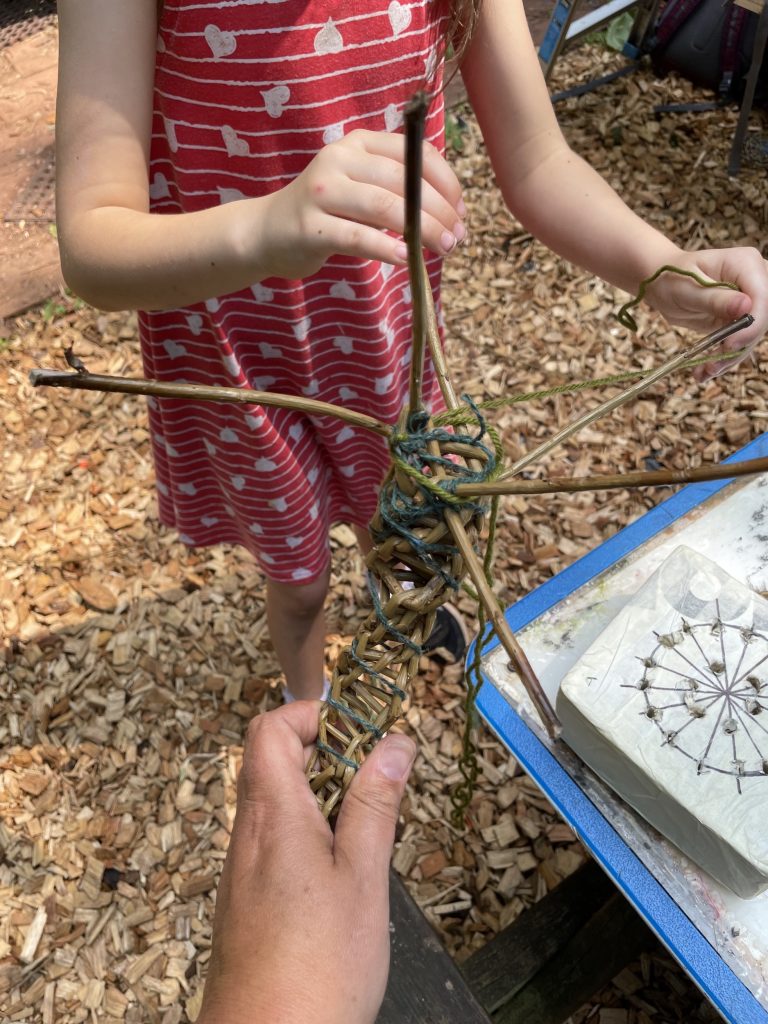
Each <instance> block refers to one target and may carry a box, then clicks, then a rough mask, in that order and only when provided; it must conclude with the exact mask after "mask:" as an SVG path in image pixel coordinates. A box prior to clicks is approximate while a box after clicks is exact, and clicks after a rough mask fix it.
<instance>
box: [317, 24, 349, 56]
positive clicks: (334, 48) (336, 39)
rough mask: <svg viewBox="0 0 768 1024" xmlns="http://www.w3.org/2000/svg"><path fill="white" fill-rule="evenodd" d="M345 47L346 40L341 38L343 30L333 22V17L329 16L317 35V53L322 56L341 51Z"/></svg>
mask: <svg viewBox="0 0 768 1024" xmlns="http://www.w3.org/2000/svg"><path fill="white" fill-rule="evenodd" d="M343 49H344V40H343V39H342V38H341V32H339V30H338V29H337V28H336V26H335V24H334V23H333V18H329V19H328V21H326V23H325V24H324V25H323V27H322V28H321V29H320V31H319V32H318V33H317V35H316V36H315V53H318V54H320V56H321V57H322V56H325V54H328V53H339V51H340V50H343Z"/></svg>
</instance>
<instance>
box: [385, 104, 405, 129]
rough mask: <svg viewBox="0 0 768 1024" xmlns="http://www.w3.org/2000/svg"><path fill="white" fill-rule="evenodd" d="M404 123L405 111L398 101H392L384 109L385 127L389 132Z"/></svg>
mask: <svg viewBox="0 0 768 1024" xmlns="http://www.w3.org/2000/svg"><path fill="white" fill-rule="evenodd" d="M402 123H403V112H402V110H401V109H400V108H399V107H398V106H397V104H396V103H390V104H389V105H388V106H387V107H385V109H384V127H385V128H386V130H387V131H388V132H394V131H395V130H396V129H398V128H399V127H400V125H401V124H402Z"/></svg>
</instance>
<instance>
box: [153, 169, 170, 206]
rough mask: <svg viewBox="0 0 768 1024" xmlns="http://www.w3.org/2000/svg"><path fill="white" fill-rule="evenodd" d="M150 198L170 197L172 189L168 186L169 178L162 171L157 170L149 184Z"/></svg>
mask: <svg viewBox="0 0 768 1024" xmlns="http://www.w3.org/2000/svg"><path fill="white" fill-rule="evenodd" d="M149 198H150V199H170V198H171V190H170V188H169V187H168V179H167V178H166V176H165V175H164V174H161V173H160V171H157V173H156V174H155V176H154V178H153V179H152V181H151V182H150V184H149Z"/></svg>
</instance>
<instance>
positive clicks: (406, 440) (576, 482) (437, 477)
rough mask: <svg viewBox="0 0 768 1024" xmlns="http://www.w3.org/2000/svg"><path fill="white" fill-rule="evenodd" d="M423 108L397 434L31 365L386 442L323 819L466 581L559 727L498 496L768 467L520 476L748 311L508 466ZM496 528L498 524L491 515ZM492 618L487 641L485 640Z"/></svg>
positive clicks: (327, 761)
mask: <svg viewBox="0 0 768 1024" xmlns="http://www.w3.org/2000/svg"><path fill="white" fill-rule="evenodd" d="M426 108H427V101H426V98H425V97H424V96H423V95H419V96H417V97H415V98H414V100H413V101H412V103H411V104H410V105H409V108H408V110H407V111H406V189H405V192H406V242H407V246H408V264H409V275H410V280H411V294H412V297H413V299H412V301H413V339H414V340H413V360H412V371H411V385H410V390H409V399H408V403H407V406H406V408H405V409H404V410H403V412H402V414H401V417H400V420H399V423H398V424H397V426H396V427H394V428H393V427H392V426H390V425H388V424H384V423H381V422H380V421H378V420H376V419H375V418H373V417H371V416H367V415H365V414H362V413H357V412H354V411H352V410H348V409H344V408H341V407H337V406H334V405H329V404H327V403H324V402H317V401H315V400H313V399H307V398H299V397H296V396H288V395H279V394H274V393H269V392H257V391H249V390H246V389H241V388H224V387H208V386H204V385H195V384H174V383H165V382H160V381H152V380H141V379H130V378H122V377H112V376H108V375H104V374H94V373H89V372H88V371H87V369H86V368H85V367H84V366H83V365H82V363H80V361H79V360H78V359H77V358H76V357H75V356H74V355H73V354H72V353H71V351H70V352H68V353H67V362H68V363H69V364H70V366H72V367H73V368H74V369H75V370H76V372H74V373H67V372H59V371H54V370H33V371H32V372H31V373H30V381H31V383H32V384H33V385H34V386H40V385H50V386H54V387H65V388H76V389H83V390H91V391H110V392H119V393H123V394H141V395H151V396H155V397H160V398H162V397H172V398H184V399H193V400H203V401H217V402H228V403H244V404H249V405H263V406H280V407H283V408H291V409H297V410H300V411H303V412H305V413H307V414H309V415H326V416H327V415H330V416H336V417H338V418H339V419H341V420H343V421H345V422H347V423H350V424H353V425H355V426H357V427H361V428H364V429H369V430H373V431H375V432H376V433H378V434H380V435H382V436H384V437H386V438H388V440H389V444H390V450H391V452H392V467H391V469H390V471H389V474H388V476H387V478H386V480H385V482H384V484H383V486H382V490H381V497H380V501H379V507H378V511H377V513H376V516H375V517H374V520H373V522H372V523H371V533H372V536H373V539H374V543H375V547H374V550H373V551H372V552H371V554H370V555H369V557H368V559H367V563H368V569H369V587H370V593H371V601H372V604H373V610H372V611H371V613H370V614H369V615H368V617H367V619H366V620H365V622H364V623H363V625H362V627H361V628H360V630H359V631H358V634H357V636H356V637H355V638H354V640H353V641H352V643H351V644H350V645H349V646H348V647H347V648H345V649H344V650H343V651H342V653H341V655H340V656H339V658H338V661H337V664H336V666H335V668H334V671H333V677H332V682H331V693H330V696H329V698H328V700H327V701H326V702H325V703H324V704H323V706H322V709H321V712H320V720H319V728H318V740H317V744H316V749H315V751H314V753H313V754H312V757H311V758H310V761H309V763H308V766H307V775H308V778H309V780H310V785H311V786H312V789H313V790H314V792H315V793H316V795H317V799H318V803H319V805H320V807H321V809H322V811H323V814H325V815H326V817H330V816H332V815H334V814H335V813H336V812H337V811H338V809H339V806H340V803H341V800H342V799H343V796H344V793H345V792H346V790H347V788H348V787H349V784H350V783H351V781H352V779H353V778H354V775H355V772H356V771H357V769H358V767H359V765H360V764H361V763H362V760H363V759H364V757H365V755H366V754H367V753H368V752H369V751H370V750H371V749H372V747H373V746H374V745H375V743H376V742H377V741H378V740H379V739H380V738H381V736H382V735H383V734H384V733H385V732H386V731H387V730H388V729H389V728H390V727H391V726H392V724H393V723H394V722H395V721H397V719H398V717H399V716H400V713H401V710H402V705H403V701H404V700H405V699H406V697H407V694H408V688H409V682H410V680H411V679H412V678H413V677H414V676H415V674H416V673H417V671H418V665H419V658H420V656H421V653H422V649H423V643H424V641H425V639H426V638H427V637H428V636H429V634H430V632H431V630H432V627H433V624H434V620H435V613H436V611H437V609H438V608H439V607H440V605H441V604H443V603H444V602H445V601H446V600H447V599H448V598H449V597H450V596H451V594H452V593H454V592H455V591H456V589H457V588H458V587H459V586H460V585H461V583H462V580H464V578H465V577H466V576H468V577H470V578H471V582H472V585H473V587H474V592H475V593H476V596H477V597H478V600H479V610H480V613H481V614H480V622H481V631H480V640H479V641H478V650H479V648H480V647H482V645H483V644H484V643H486V642H487V641H488V640H489V639H490V637H491V636H496V637H497V638H498V640H499V641H500V642H501V644H502V645H503V647H504V648H505V650H506V652H507V655H508V657H509V660H510V665H511V667H512V668H513V669H514V670H515V671H516V672H517V673H518V675H519V676H520V679H521V680H522V682H523V685H524V686H525V688H526V691H527V692H528V694H529V696H530V697H531V700H532V701H533V704H534V706H535V708H536V710H537V711H538V713H539V716H540V718H541V720H542V722H543V724H544V727H545V728H546V729H547V731H548V732H549V734H550V736H552V737H556V736H557V735H558V732H559V729H558V724H557V719H556V717H555V714H554V711H553V710H552V707H551V705H550V702H549V700H548V698H547V696H546V694H545V693H544V691H543V689H542V687H541V684H540V683H539V681H538V679H537V678H536V676H535V674H534V672H533V670H532V669H531V666H530V664H529V663H528V660H527V658H526V657H525V654H524V653H523V651H522V650H521V648H520V646H519V644H518V643H517V640H516V639H515V637H514V635H513V634H512V632H511V630H510V629H509V626H508V625H507V622H506V619H505V618H504V614H503V611H502V609H501V608H500V606H499V604H498V601H497V600H496V598H495V596H494V593H493V590H492V588H491V584H490V560H489V559H488V558H486V559H485V564H483V563H481V560H480V558H479V557H478V554H477V548H478V547H479V543H480V537H481V533H482V530H483V525H484V521H485V519H486V514H487V511H488V509H487V505H484V504H483V503H484V502H488V500H489V498H492V497H494V496H499V495H504V494H543V493H552V492H556V491H577V490H600V489H607V488H615V487H622V488H623V487H640V486H659V485H667V484H678V483H688V482H690V481H700V480H713V479H722V478H731V477H735V476H746V475H751V474H757V473H762V472H765V471H766V470H768V459H765V458H764V459H753V460H750V461H749V462H743V463H739V464H736V465H734V464H730V465H727V466H709V467H705V468H701V469H696V470H683V471H658V472H648V473H628V474H623V475H622V474H617V475H613V476H599V477H582V478H577V479H571V478H560V479H554V480H549V481H547V480H544V481H541V480H525V481H519V480H516V479H513V478H514V477H516V476H517V475H518V474H519V473H520V472H522V470H523V469H525V468H526V467H528V466H529V465H531V464H532V463H534V462H535V461H536V460H537V459H539V458H541V457H542V456H543V455H544V454H545V453H547V452H549V451H550V450H551V449H552V448H554V447H555V446H556V445H558V444H560V443H562V442H563V441H564V440H566V438H568V437H570V436H572V435H573V434H574V433H576V432H577V431H578V430H579V429H581V428H582V427H584V426H586V425H587V424H589V423H592V422H594V421H595V420H596V419H598V418H599V417H600V416H603V415H605V414H606V413H608V412H610V411H611V410H613V409H615V408H618V407H619V406H620V405H622V404H624V403H625V402H627V401H630V400H631V399H633V398H635V397H636V396H637V395H638V394H639V393H640V392H642V391H644V390H645V389H646V388H648V387H650V386H651V385H652V384H654V383H656V382H657V381H659V380H661V379H662V378H663V377H665V376H666V375H667V374H669V373H671V372H672V371H674V370H676V369H678V368H680V367H683V366H690V365H693V364H695V362H696V361H699V362H701V361H703V360H702V358H699V357H701V356H702V353H704V352H706V351H708V350H709V349H712V348H714V347H715V346H717V345H718V344H720V343H721V342H722V341H723V340H724V339H725V338H727V337H728V336H730V335H731V334H734V333H735V332H736V331H739V330H741V329H742V328H744V327H746V326H748V325H749V324H750V323H752V318H751V317H750V316H745V317H741V318H740V319H739V320H737V321H735V322H734V323H732V324H730V325H728V326H727V327H724V328H721V329H720V330H718V331H715V332H714V333H712V334H710V335H708V336H707V337H706V338H704V339H702V340H701V341H699V342H698V343H697V344H696V345H694V346H693V347H691V348H690V349H688V350H686V351H685V352H683V353H681V354H680V355H678V356H676V357H674V358H673V359H670V360H669V361H667V362H666V363H664V364H663V365H662V366H660V367H659V368H658V369H656V370H654V371H653V372H651V373H648V374H645V373H643V374H639V375H638V374H636V375H634V376H639V377H640V379H639V380H637V382H636V383H635V384H633V385H632V386H631V387H629V388H628V389H627V390H626V391H624V392H622V393H621V394H619V395H618V396H617V397H615V398H612V399H610V400H608V401H606V402H604V403H602V404H601V405H599V406H598V407H597V408H595V409H594V410H592V411H591V412H590V413H588V414H586V415H585V416H582V417H580V418H579V419H577V420H576V421H574V422H573V423H571V424H570V425H568V426H567V427H565V428H564V429H563V430H561V431H559V432H558V433H557V434H555V435H554V436H553V437H551V438H550V439H548V440H547V441H545V442H544V443H543V444H542V445H540V446H539V447H537V448H536V449H534V450H532V451H531V452H528V453H527V454H526V455H525V456H523V457H522V458H521V459H519V460H518V461H517V462H516V463H515V464H514V465H512V466H511V467H509V468H507V469H503V466H502V451H501V448H500V444H499V441H498V437H497V436H496V435H495V433H494V432H493V430H492V429H490V428H488V427H487V426H486V424H485V421H484V419H483V415H482V412H481V410H482V409H483V407H484V403H479V407H478V406H476V405H475V404H474V403H473V402H472V400H471V399H469V398H467V399H465V404H463V405H462V403H460V402H459V400H458V399H457V397H456V395H455V393H454V390H453V388H452V385H451V383H450V380H449V378H448V375H447V372H446V367H445V362H444V360H443V355H442V350H441V347H440V341H439V335H438V329H437V324H436V321H435V313H434V307H433V305H432V293H431V288H430V285H429V280H428V278H427V274H426V269H425V267H424V262H423V258H422V250H421V238H420V230H419V221H420V218H419V211H420V209H421V194H420V186H421V170H422V168H421V152H422V139H423V124H424V114H425V111H426ZM662 269H663V270H676V268H662ZM659 272H661V271H659ZM659 272H657V273H659ZM702 283H703V282H702ZM628 305H632V304H628ZM427 345H428V346H429V350H430V355H431V358H432V361H433V364H434V366H435V370H436V373H437V377H438V380H439V383H440V387H441V391H442V395H443V399H444V403H445V405H446V408H447V412H446V413H442V414H438V415H437V416H435V417H434V419H431V418H430V416H429V415H428V413H427V412H426V411H425V410H424V408H423V405H422V399H421V380H422V373H423V364H424V353H425V348H426V347H427ZM735 354H738V353H734V355H735ZM719 358H722V356H720V357H719ZM631 376H633V375H632V374H629V375H623V376H622V377H621V378H611V379H610V380H608V381H599V382H595V381H592V382H582V383H581V384H577V385H575V386H573V387H570V386H566V387H564V388H562V389H561V390H578V389H579V388H580V387H582V386H585V385H588V384H592V385H594V386H597V385H598V384H606V383H616V382H617V381H618V380H619V379H622V380H624V379H627V378H628V377H631ZM531 397H534V396H518V400H519V399H520V398H531ZM513 400H514V399H513ZM487 404H490V403H487ZM447 427H450V429H446V428H447ZM462 431H467V432H462ZM490 519H491V523H492V522H493V519H494V514H493V512H492V513H491V515H490ZM489 550H490V549H489ZM486 621H487V623H488V632H485V631H484V624H485V622H486ZM476 660H477V659H476ZM468 721H469V716H468Z"/></svg>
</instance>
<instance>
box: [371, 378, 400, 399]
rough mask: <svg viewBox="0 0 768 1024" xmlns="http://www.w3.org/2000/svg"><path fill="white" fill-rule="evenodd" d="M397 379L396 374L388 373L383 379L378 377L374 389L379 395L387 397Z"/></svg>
mask: <svg viewBox="0 0 768 1024" xmlns="http://www.w3.org/2000/svg"><path fill="white" fill-rule="evenodd" d="M394 379H395V375H394V373H387V374H385V376H383V377H377V378H376V380H375V381H374V382H373V383H374V389H375V391H376V394H377V395H386V393H387V390H388V389H389V388H390V387H391V386H392V381H393V380H394Z"/></svg>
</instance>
